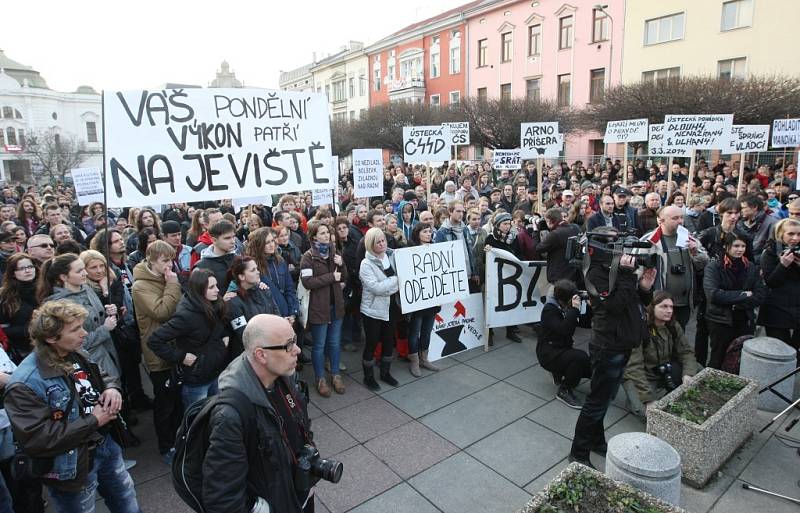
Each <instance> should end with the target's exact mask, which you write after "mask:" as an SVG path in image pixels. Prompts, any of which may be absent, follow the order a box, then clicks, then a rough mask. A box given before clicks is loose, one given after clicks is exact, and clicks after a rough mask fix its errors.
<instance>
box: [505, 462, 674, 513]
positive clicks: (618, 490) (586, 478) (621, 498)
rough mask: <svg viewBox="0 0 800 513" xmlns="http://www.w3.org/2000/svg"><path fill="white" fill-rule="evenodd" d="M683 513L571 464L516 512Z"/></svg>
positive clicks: (658, 500) (646, 495) (585, 468)
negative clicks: (622, 512)
mask: <svg viewBox="0 0 800 513" xmlns="http://www.w3.org/2000/svg"><path fill="white" fill-rule="evenodd" d="M561 511H569V512H586V513H617V512H621V511H624V512H635V513H686V512H685V510H683V509H681V508H679V507H677V506H674V505H672V504H668V503H666V502H664V501H662V500H660V499H657V498H656V497H653V496H652V495H650V494H647V493H645V492H643V491H641V490H638V489H636V488H634V487H632V486H630V485H628V484H626V483H621V482H619V481H614V480H613V479H610V478H608V477H607V476H606V475H604V474H601V473H600V472H598V471H596V470H592V469H590V468H589V467H586V466H584V465H581V464H580V463H571V464H570V465H569V466H568V467H567V468H565V469H564V470H563V471H561V473H560V474H559V475H558V476H557V477H556V478H555V479H553V480H552V481H550V484H548V485H547V487H545V489H544V490H542V491H541V492H539V493H538V494H536V495H534V496H533V498H532V499H531V500H530V502H528V504H527V505H525V507H524V508H522V509H521V510H520V511H519V513H557V512H561Z"/></svg>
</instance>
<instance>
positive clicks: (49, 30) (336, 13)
mask: <svg viewBox="0 0 800 513" xmlns="http://www.w3.org/2000/svg"><path fill="white" fill-rule="evenodd" d="M463 3H466V0H406V1H401V2H398V1H391V0H372V1H369V0H333V1H330V0H327V1H326V0H317V1H312V0H291V1H277V2H276V1H257V0H251V1H247V0H223V1H214V2H210V1H207V0H195V1H192V2H188V1H183V0H158V1H156V0H137V1H108V0H104V1H100V0H80V1H78V2H65V1H63V0H57V1H56V0H28V1H16V2H15V1H10V2H9V3H8V5H5V6H4V7H3V9H2V11H3V16H2V17H3V23H2V30H0V49H3V50H4V51H5V54H6V56H7V57H9V58H11V59H14V60H16V61H18V62H21V63H23V64H26V65H28V66H32V67H33V68H34V69H35V70H37V71H38V72H39V73H41V74H42V76H43V77H44V78H45V80H47V83H48V85H49V86H50V88H51V89H55V90H57V91H74V90H75V89H76V88H77V87H78V86H79V85H84V84H86V85H90V86H92V87H94V88H95V89H97V90H98V91H100V90H101V89H143V88H152V87H160V86H163V84H164V83H166V82H177V83H186V84H197V85H202V86H207V85H208V84H209V82H210V81H211V80H213V78H214V77H215V73H216V72H217V70H218V69H219V65H220V63H221V62H222V60H223V59H225V60H227V61H228V62H229V63H230V65H231V69H232V70H233V71H234V72H235V73H236V77H237V78H238V79H239V80H242V81H244V83H245V85H246V86H253V87H267V88H277V87H278V75H279V73H280V71H281V70H285V71H288V70H291V69H294V68H297V67H300V66H302V65H303V64H306V63H309V62H311V60H312V53H313V52H317V55H318V56H321V55H323V54H333V53H336V52H337V51H339V50H340V49H341V47H342V46H343V45H345V44H347V42H348V41H350V40H355V41H362V42H364V43H365V44H370V43H373V42H375V41H377V40H379V39H381V38H383V37H385V36H387V35H389V34H391V33H392V32H394V31H397V30H399V29H401V28H403V27H404V26H406V25H408V24H411V23H414V22H415V21H418V20H422V19H424V18H427V17H430V16H434V15H436V14H438V13H439V12H442V11H444V10H447V9H450V8H453V7H456V6H458V5H461V4H463Z"/></svg>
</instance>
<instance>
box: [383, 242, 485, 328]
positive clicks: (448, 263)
mask: <svg viewBox="0 0 800 513" xmlns="http://www.w3.org/2000/svg"><path fill="white" fill-rule="evenodd" d="M394 261H395V264H396V266H397V277H398V278H399V280H400V308H401V310H402V311H403V313H409V312H416V311H417V310H424V309H425V308H430V307H432V306H439V305H443V304H445V303H452V302H453V301H456V300H458V299H463V298H465V297H467V296H469V273H468V272H467V260H466V257H465V253H464V242H463V241H460V240H456V241H451V242H439V243H438V244H428V245H425V246H413V247H410V248H403V249H398V250H397V251H395V252H394Z"/></svg>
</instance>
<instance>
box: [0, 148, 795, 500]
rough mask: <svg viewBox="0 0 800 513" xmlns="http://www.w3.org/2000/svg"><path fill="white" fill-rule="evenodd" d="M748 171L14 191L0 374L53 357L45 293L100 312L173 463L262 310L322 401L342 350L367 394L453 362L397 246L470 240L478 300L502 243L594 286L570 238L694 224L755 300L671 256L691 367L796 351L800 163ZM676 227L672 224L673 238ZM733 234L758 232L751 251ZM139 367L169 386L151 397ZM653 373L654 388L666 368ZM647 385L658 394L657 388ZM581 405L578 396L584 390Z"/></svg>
mask: <svg viewBox="0 0 800 513" xmlns="http://www.w3.org/2000/svg"><path fill="white" fill-rule="evenodd" d="M665 160H666V159H665ZM686 160H687V161H688V159H686ZM739 169H740V164H739V162H738V161H733V162H731V161H718V162H706V161H705V160H703V159H702V158H701V159H698V160H697V165H696V169H695V170H694V172H693V174H692V178H691V180H690V173H689V169H688V164H680V163H669V162H666V161H665V162H664V163H661V164H652V165H648V164H647V163H645V161H643V160H636V161H633V162H631V163H630V164H629V165H628V167H627V169H626V170H623V164H622V163H621V162H620V161H612V160H610V159H609V160H607V161H606V162H604V163H603V162H600V163H594V164H589V163H583V162H580V161H575V162H560V163H556V164H555V165H553V166H549V165H545V166H544V168H543V169H542V176H541V188H540V189H539V188H537V183H538V180H537V176H536V174H537V168H536V165H535V163H534V162H528V163H524V164H523V167H522V168H521V169H519V170H516V171H511V170H502V171H496V170H494V169H492V166H491V164H490V163H488V162H460V163H458V165H456V164H450V165H444V166H442V167H436V168H433V169H426V168H425V166H420V165H414V166H393V165H390V166H388V167H386V168H385V169H384V173H383V197H373V198H354V197H353V184H352V173H351V171H349V170H344V171H342V172H341V174H340V184H339V185H340V186H339V189H338V191H339V195H338V198H336V199H337V200H338V203H339V204H338V205H337V206H336V207H335V208H334V207H333V206H331V205H322V206H315V205H312V203H313V201H312V194H311V192H305V191H302V192H297V193H295V194H285V195H281V196H275V197H273V198H272V200H271V201H265V202H264V204H262V205H249V206H246V207H244V208H240V209H237V208H234V206H233V205H232V202H231V201H230V200H222V201H219V202H203V201H199V202H192V203H186V204H170V205H163V206H161V207H159V208H150V207H146V208H133V207H131V208H125V209H114V210H111V211H106V208H105V206H104V204H102V203H93V204H91V205H86V206H78V205H77V204H76V202H75V193H74V190H73V189H72V188H71V187H70V186H69V185H66V184H63V183H56V184H54V185H47V186H41V185H30V184H20V183H13V184H7V185H6V186H5V187H4V188H3V189H2V198H0V200H1V201H2V206H0V272H2V276H3V279H2V288H0V328H2V331H1V332H0V342H1V343H2V349H3V351H2V353H3V355H4V356H2V358H0V364H2V367H1V368H0V370H2V371H4V372H5V373H6V374H5V375H6V379H4V380H0V382H2V383H3V384H4V383H6V382H7V381H8V377H7V376H8V375H10V374H12V373H13V372H14V370H15V368H16V366H17V365H19V364H20V363H21V362H22V361H23V359H24V358H25V357H26V356H27V355H28V354H29V353H31V352H32V351H36V347H35V345H34V344H32V342H31V340H30V338H29V334H28V327H29V322H30V320H31V317H32V315H33V313H34V310H36V309H37V308H39V307H40V306H41V305H42V304H43V303H45V302H47V301H54V300H69V301H74V302H77V303H78V304H80V305H81V306H83V307H84V308H86V310H87V311H88V312H89V315H88V316H87V317H86V321H85V324H84V329H85V330H86V331H87V332H88V335H87V338H86V341H85V342H84V348H85V349H86V350H87V351H88V353H89V355H90V356H91V358H92V360H94V361H95V362H97V363H99V364H100V365H101V367H103V370H104V371H106V372H108V373H109V374H112V375H116V376H119V377H120V378H121V380H122V384H123V388H124V392H123V398H124V403H125V407H124V408H123V415H124V416H125V417H126V418H127V421H128V432H127V437H128V438H127V440H128V443H129V444H132V445H135V444H136V443H138V440H137V438H136V436H135V434H134V432H135V430H136V427H135V426H136V423H137V420H138V422H143V421H145V418H147V422H149V421H150V419H149V417H150V413H146V414H145V413H144V412H145V411H148V412H149V411H150V410H152V417H153V421H154V425H155V429H156V433H157V436H158V448H159V451H160V453H161V454H162V455H163V456H164V458H165V459H166V460H169V458H170V455H171V450H172V448H173V446H174V436H175V431H176V428H177V426H178V424H179V422H180V419H181V415H182V412H183V411H184V410H185V408H186V407H188V405H189V404H190V403H191V402H193V401H196V400H199V399H202V398H204V397H206V396H208V395H211V394H214V393H216V391H217V382H216V379H217V377H218V376H219V374H220V373H221V372H222V370H223V369H225V367H226V365H227V364H228V362H230V361H231V360H232V359H233V358H235V357H236V356H237V355H239V354H241V353H242V351H243V344H242V332H243V330H244V327H245V326H246V324H247V321H248V319H250V318H251V317H253V316H254V315H257V314H259V313H273V314H277V315H280V316H283V317H286V318H287V319H289V320H290V321H291V322H292V323H293V325H294V328H295V331H296V333H297V337H298V340H300V341H304V347H305V353H304V354H303V356H302V357H301V358H300V360H299V361H298V365H300V366H302V365H307V366H310V367H311V369H312V371H311V372H309V373H307V375H308V376H311V375H312V373H313V379H314V383H313V386H314V387H315V388H316V390H317V392H318V394H319V396H321V397H323V398H324V397H329V396H330V395H331V394H332V393H337V394H343V393H346V389H345V388H346V387H345V382H344V380H343V379H342V372H343V371H345V370H347V369H345V367H344V365H343V364H342V363H341V362H340V354H341V351H358V352H361V353H362V368H363V372H364V378H363V379H364V384H365V385H366V386H367V387H369V388H370V389H379V388H380V386H381V385H380V383H379V381H381V382H384V383H388V384H391V385H397V381H396V380H395V379H394V377H393V376H392V374H391V372H392V366H393V365H395V366H396V365H398V356H402V358H403V360H404V361H403V362H402V365H408V366H409V370H410V372H411V373H412V374H414V375H415V376H420V375H421V374H422V370H421V369H427V370H429V371H431V372H435V371H437V370H438V368H437V365H436V363H435V361H431V359H430V358H429V357H428V348H429V344H430V338H431V331H432V329H433V322H434V317H435V315H436V313H437V308H436V307H434V308H429V309H426V310H421V311H417V312H413V313H412V314H410V315H403V314H402V313H401V312H400V309H399V306H398V301H397V300H396V295H397V292H398V277H397V272H396V270H395V268H394V264H393V259H392V257H391V255H392V251H393V250H394V249H397V248H401V247H405V246H411V245H424V244H431V243H437V242H443V241H464V244H465V254H466V257H467V269H468V274H469V286H470V289H471V291H473V292H479V291H480V290H481V288H482V285H483V282H484V271H485V269H484V262H485V256H484V253H485V251H486V248H487V247H492V248H499V249H504V250H506V251H510V252H512V253H513V254H514V255H515V256H516V257H517V258H519V259H521V260H547V281H548V282H549V283H550V284H551V285H555V284H557V283H558V282H559V281H561V280H565V279H568V280H571V281H572V282H574V283H575V286H576V289H579V288H582V287H581V282H582V277H581V275H580V272H579V269H578V268H577V267H576V266H575V265H574V263H573V262H571V261H570V258H569V257H568V256H567V255H566V254H565V249H566V247H565V246H566V240H567V239H568V238H569V237H570V236H572V235H578V234H580V233H582V232H585V231H587V230H593V229H596V228H599V227H603V226H609V227H612V228H614V229H616V230H617V231H618V232H624V233H628V234H633V235H636V236H637V237H644V238H648V240H653V239H654V237H655V240H657V239H658V236H659V235H663V237H664V239H667V238H669V237H672V236H673V235H675V233H677V234H678V235H677V237H678V239H680V238H681V234H682V233H686V234H687V235H686V236H685V239H686V240H689V241H690V242H689V244H690V246H683V247H690V248H691V251H690V252H691V255H690V256H691V257H695V256H696V254H697V251H698V250H699V251H702V252H705V253H706V254H707V255H708V260H709V262H717V263H718V265H719V266H721V267H720V269H721V273H717V274H716V275H715V276H716V277H717V278H718V279H717V281H716V282H715V283H713V284H712V285H713V286H714V287H716V289H718V290H726V291H729V292H731V294H734V295H735V293H738V292H741V293H743V294H744V297H746V298H748V301H746V302H739V301H738V300H731V299H730V298H731V297H732V296H731V295H730V294H729V295H726V296H724V297H718V295H717V294H712V295H709V293H708V291H709V289H708V286H709V283H708V280H707V279H706V278H707V277H706V278H704V276H703V274H704V271H703V268H702V266H699V265H693V264H692V258H690V259H689V260H687V261H684V260H683V259H682V256H681V254H680V251H678V252H677V253H674V254H673V253H672V252H671V251H666V252H665V256H664V264H665V265H664V266H663V268H662V269H661V272H664V273H667V269H670V268H672V269H677V270H680V269H681V268H680V267H675V266H676V265H683V266H684V267H683V269H684V273H686V274H688V276H689V278H688V279H689V282H690V283H689V284H688V285H686V284H684V285H680V284H677V285H676V284H675V283H672V282H670V281H669V280H667V279H663V280H661V288H663V289H664V290H667V291H669V292H671V293H672V294H673V297H672V301H673V306H674V312H675V316H676V317H679V311H684V312H685V314H684V315H683V317H685V318H683V317H680V318H678V319H677V320H678V321H679V323H680V325H681V328H685V326H686V321H688V319H689V317H690V316H691V317H692V318H696V319H697V330H696V333H697V336H696V340H695V341H694V344H689V343H688V342H687V341H686V340H685V335H684V334H683V330H682V329H681V331H680V332H679V335H680V337H683V340H682V341H681V344H680V350H681V351H683V356H682V358H684V360H685V355H686V352H687V351H688V352H690V353H691V354H692V355H693V356H694V359H695V360H696V362H697V363H698V364H699V365H701V366H705V365H713V366H717V367H719V366H720V365H721V364H722V360H723V359H724V357H725V353H726V350H727V349H728V346H729V345H730V343H731V342H732V341H733V340H734V339H736V338H738V337H741V336H743V335H753V333H754V331H755V329H756V326H759V325H760V326H764V327H765V328H766V330H767V334H769V335H772V336H775V337H778V338H780V339H781V340H783V341H784V342H786V343H787V344H790V345H792V346H793V347H794V348H795V349H797V348H798V347H800V251H798V250H797V248H798V247H799V246H800V200H798V192H797V182H796V180H797V175H796V172H797V170H796V166H795V164H794V163H791V162H786V163H784V162H783V161H781V160H780V159H779V160H778V161H776V162H775V163H773V164H771V165H758V164H757V163H755V164H753V163H746V164H745V166H744V167H743V169H744V174H743V176H741V177H740V176H739ZM623 173H626V174H627V176H623ZM670 177H671V180H672V183H668V179H669V178H670ZM428 180H430V183H428ZM676 212H677V213H679V215H677V216H675V215H673V216H672V217H670V216H669V213H673V214H674V213H676ZM665 223H667V224H665ZM669 223H671V224H669ZM662 225H663V226H669V228H666V229H665V230H663V231H659V230H660V229H661V228H660V227H661V226H662ZM677 225H680V226H682V227H683V228H685V230H684V229H683V228H680V229H679V230H677V231H676V226H677ZM691 241H693V242H691ZM736 241H740V242H741V241H744V243H745V249H744V251H739V249H737V248H738V245H737V244H736ZM680 242H681V241H680V240H678V246H681V245H680ZM691 244H694V246H691ZM742 253H743V254H742ZM675 255H677V256H678V257H681V262H678V263H676V262H674V261H673V260H672V256H675ZM762 255H763V256H762ZM695 260H696V259H695ZM708 265H711V264H710V263H709V264H708ZM670 266H671V267H670ZM752 269H758V272H755V273H752V272H751V271H752ZM681 274H683V273H681ZM750 276H754V277H755V278H753V279H752V280H751V279H750ZM656 283H659V280H657V281H656ZM704 286H705V287H704ZM704 288H705V293H704ZM681 296H683V297H681ZM711 296H713V297H711ZM765 304H768V305H770V307H769V308H763V307H762V308H761V309H760V311H759V309H758V307H759V306H761V305H765ZM562 306H563V305H562ZM687 309H688V310H687ZM661 321H663V319H661ZM669 321H672V319H669ZM662 324H663V322H662ZM704 324H705V325H707V326H705V328H704V327H703V325H704ZM717 324H719V325H723V324H724V325H726V326H727V328H726V329H725V330H722V329H721V328H720V326H717ZM527 329H528V328H527V327H522V328H520V327H509V328H507V332H506V336H507V338H509V339H510V340H512V341H514V342H522V341H523V336H522V334H523V330H527ZM573 331H574V328H573ZM709 331H710V332H711V333H710V336H711V351H710V353H711V354H710V356H711V360H709V359H708V357H709V350H708V348H709ZM109 334H110V335H109ZM532 336H533V335H531V337H532ZM715 337H716V338H715ZM493 339H494V335H492V340H493ZM570 344H571V340H570ZM676 344H677V342H676ZM644 358H645V360H646V359H647V355H646V354H645V355H644ZM632 362H633V358H632ZM142 363H143V364H144V366H145V368H146V369H147V376H149V378H150V380H151V381H152V390H153V394H154V396H155V397H148V395H146V394H145V392H144V390H143V383H142V374H141V373H140V364H142ZM640 363H641V362H640ZM657 363H658V362H657ZM353 370H355V369H353ZM376 371H377V372H376ZM553 372H554V378H564V376H563V375H562V376H556V372H555V371H553ZM562 374H563V373H562ZM645 374H647V378H648V379H652V376H651V375H650V374H651V373H650V370H649V369H648V370H647V372H646V373H645ZM376 376H377V378H376ZM145 379H146V378H145ZM631 379H632V380H636V379H637V377H636V376H632V378H631ZM645 396H647V394H646V393H643V395H642V399H643V401H642V402H643V403H646V402H647V401H648V400H650V399H651V398H649V397H645ZM565 398H566V400H567V402H569V403H571V404H570V406H573V407H575V406H577V407H580V399H579V398H577V397H575V395H574V394H573V395H571V396H567V397H565ZM562 399H563V398H562ZM321 400H324V399H321ZM3 420H5V422H3ZM20 425H21V424H20V423H17V422H15V418H13V415H12V417H11V418H10V423H9V419H8V418H6V419H3V417H0V430H4V432H5V433H6V435H7V436H5V437H4V438H3V446H2V450H1V451H0V453H2V454H0V459H2V460H3V464H4V465H5V466H6V467H7V466H8V462H9V459H10V458H11V455H12V454H13V445H12V446H10V447H9V443H10V442H11V440H12V435H13V432H12V429H11V428H12V426H13V427H14V428H15V429H14V430H13V431H14V432H16V429H17V428H19V426H20ZM5 470H6V471H7V468H6V469H5ZM4 475H5V477H6V482H7V484H8V488H9V489H10V490H11V492H12V496H14V499H15V500H21V501H24V500H25V499H24V498H22V497H23V496H24V495H25V494H26V493H27V494H30V485H29V486H27V487H26V486H22V485H20V483H14V482H9V479H11V477H10V474H9V473H8V472H4ZM39 494H40V495H41V492H39ZM34 495H35V492H34Z"/></svg>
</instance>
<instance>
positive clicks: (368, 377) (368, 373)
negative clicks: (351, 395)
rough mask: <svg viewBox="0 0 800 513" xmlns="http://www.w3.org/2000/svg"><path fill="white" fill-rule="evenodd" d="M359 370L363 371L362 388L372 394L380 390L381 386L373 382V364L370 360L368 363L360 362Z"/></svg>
mask: <svg viewBox="0 0 800 513" xmlns="http://www.w3.org/2000/svg"><path fill="white" fill-rule="evenodd" d="M361 368H362V369H363V370H364V386H366V387H367V388H368V389H370V390H372V391H373V392H375V391H378V390H380V389H381V386H380V385H379V384H378V382H377V381H375V362H373V361H371V360H370V361H368V362H366V361H362V362H361ZM381 374H383V370H382V369H381Z"/></svg>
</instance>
